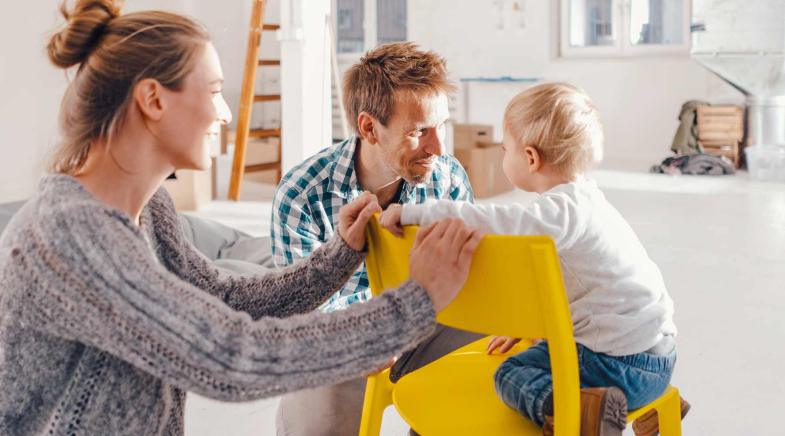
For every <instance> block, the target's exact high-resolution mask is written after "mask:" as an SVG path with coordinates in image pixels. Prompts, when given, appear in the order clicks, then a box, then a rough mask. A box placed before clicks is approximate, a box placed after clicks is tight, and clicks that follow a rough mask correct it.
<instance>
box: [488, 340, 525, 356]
mask: <svg viewBox="0 0 785 436" xmlns="http://www.w3.org/2000/svg"><path fill="white" fill-rule="evenodd" d="M520 341H521V339H520V338H510V337H507V336H494V337H492V338H491V342H489V343H488V354H492V353H493V351H494V350H496V349H497V348H498V349H499V354H504V353H506V352H508V351H510V348H512V347H513V346H515V344H517V343H518V342H520Z"/></svg>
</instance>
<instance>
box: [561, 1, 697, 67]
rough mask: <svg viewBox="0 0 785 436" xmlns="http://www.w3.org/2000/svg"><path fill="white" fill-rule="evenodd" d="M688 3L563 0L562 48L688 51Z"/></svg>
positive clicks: (573, 52)
mask: <svg viewBox="0 0 785 436" xmlns="http://www.w3.org/2000/svg"><path fill="white" fill-rule="evenodd" d="M689 7H690V1H689V0H561V54H562V56H592V55H606V56H627V55H640V54H647V53H686V52H688V50H689V16H690V9H689Z"/></svg>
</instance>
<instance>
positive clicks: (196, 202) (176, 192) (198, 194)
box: [164, 139, 221, 211]
mask: <svg viewBox="0 0 785 436" xmlns="http://www.w3.org/2000/svg"><path fill="white" fill-rule="evenodd" d="M220 148H221V143H220V139H215V140H214V141H212V142H211V143H210V157H211V160H212V168H210V169H208V170H204V171H194V170H177V171H176V172H175V175H176V177H177V178H176V179H167V180H165V181H164V187H165V188H166V190H167V191H169V195H171V196H172V200H174V206H175V207H176V208H177V210H179V211H190V210H198V209H199V208H200V207H202V206H204V205H205V204H207V203H209V202H210V201H211V200H213V199H214V198H215V186H216V180H215V178H216V157H217V156H218V154H219V153H220Z"/></svg>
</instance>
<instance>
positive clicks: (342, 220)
mask: <svg viewBox="0 0 785 436" xmlns="http://www.w3.org/2000/svg"><path fill="white" fill-rule="evenodd" d="M381 211H382V208H381V206H379V201H378V200H377V199H376V196H375V195H373V194H371V193H370V192H368V191H366V192H363V193H362V195H360V196H359V197H357V199H356V200H354V201H352V202H351V203H349V204H347V205H345V206H343V207H342V208H341V210H340V211H338V234H339V235H341V238H343V240H344V242H346V245H348V246H349V247H351V248H352V249H353V250H355V251H362V250H363V249H364V248H365V225H366V224H368V219H370V218H371V216H372V215H373V214H375V213H376V212H381Z"/></svg>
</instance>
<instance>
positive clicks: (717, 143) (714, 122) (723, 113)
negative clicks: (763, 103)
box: [697, 105, 744, 167]
mask: <svg viewBox="0 0 785 436" xmlns="http://www.w3.org/2000/svg"><path fill="white" fill-rule="evenodd" d="M697 117H698V119H697V121H698V122H697V124H698V143H699V144H700V145H701V146H702V147H703V151H704V152H706V153H709V154H714V155H718V156H725V157H727V158H728V159H730V160H731V161H732V162H733V164H734V165H736V166H737V167H738V166H739V161H740V159H739V158H740V150H739V149H740V144H741V141H742V140H743V139H744V109H743V108H741V107H739V106H733V105H722V106H698V109H697Z"/></svg>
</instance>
